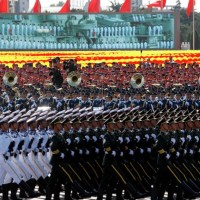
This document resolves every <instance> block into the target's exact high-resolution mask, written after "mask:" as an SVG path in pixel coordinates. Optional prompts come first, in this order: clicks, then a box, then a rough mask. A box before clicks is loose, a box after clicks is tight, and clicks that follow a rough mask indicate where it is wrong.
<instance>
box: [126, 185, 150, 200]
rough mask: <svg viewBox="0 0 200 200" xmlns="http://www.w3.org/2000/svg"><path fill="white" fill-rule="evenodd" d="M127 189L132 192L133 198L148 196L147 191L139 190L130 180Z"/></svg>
mask: <svg viewBox="0 0 200 200" xmlns="http://www.w3.org/2000/svg"><path fill="white" fill-rule="evenodd" d="M126 189H127V190H128V191H129V192H130V194H132V198H136V199H140V198H144V197H146V196H147V194H145V193H140V192H138V191H137V190H136V189H135V188H134V187H133V185H132V184H131V183H130V182H127V184H126Z"/></svg>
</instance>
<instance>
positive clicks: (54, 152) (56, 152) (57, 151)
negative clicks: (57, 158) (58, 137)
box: [52, 149, 60, 154]
mask: <svg viewBox="0 0 200 200" xmlns="http://www.w3.org/2000/svg"><path fill="white" fill-rule="evenodd" d="M59 153H60V150H59V149H57V150H55V151H52V154H59Z"/></svg>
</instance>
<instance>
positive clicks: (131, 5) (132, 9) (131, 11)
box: [131, 0, 133, 13]
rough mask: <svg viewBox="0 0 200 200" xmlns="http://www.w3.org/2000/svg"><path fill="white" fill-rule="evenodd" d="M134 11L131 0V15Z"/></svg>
mask: <svg viewBox="0 0 200 200" xmlns="http://www.w3.org/2000/svg"><path fill="white" fill-rule="evenodd" d="M132 11H133V9H132V0H131V13H132Z"/></svg>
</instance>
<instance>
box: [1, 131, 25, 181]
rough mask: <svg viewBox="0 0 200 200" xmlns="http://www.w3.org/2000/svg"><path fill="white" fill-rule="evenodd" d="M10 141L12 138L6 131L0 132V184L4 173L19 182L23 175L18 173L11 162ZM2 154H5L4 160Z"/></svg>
mask: <svg viewBox="0 0 200 200" xmlns="http://www.w3.org/2000/svg"><path fill="white" fill-rule="evenodd" d="M11 142H12V138H11V137H10V136H9V134H8V132H2V131H1V132H0V178H1V180H0V184H2V182H3V181H4V179H5V176H6V173H8V174H9V176H10V177H12V178H13V180H14V182H15V183H17V184H19V183H20V182H21V181H22V180H23V176H22V175H21V174H20V173H19V171H18V169H17V168H16V166H15V165H14V164H13V163H12V161H11V159H10V156H9V154H10V153H9V152H8V151H9V146H10V144H11ZM4 155H7V156H8V157H7V158H8V159H7V160H6V159H5V157H4Z"/></svg>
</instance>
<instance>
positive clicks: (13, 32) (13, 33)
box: [11, 24, 16, 36]
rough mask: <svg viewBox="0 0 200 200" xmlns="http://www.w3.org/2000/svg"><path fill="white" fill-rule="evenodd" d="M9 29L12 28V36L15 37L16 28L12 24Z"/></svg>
mask: <svg viewBox="0 0 200 200" xmlns="http://www.w3.org/2000/svg"><path fill="white" fill-rule="evenodd" d="M11 27H12V35H13V36H15V31H16V30H15V27H16V26H15V24H12V26H11Z"/></svg>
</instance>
